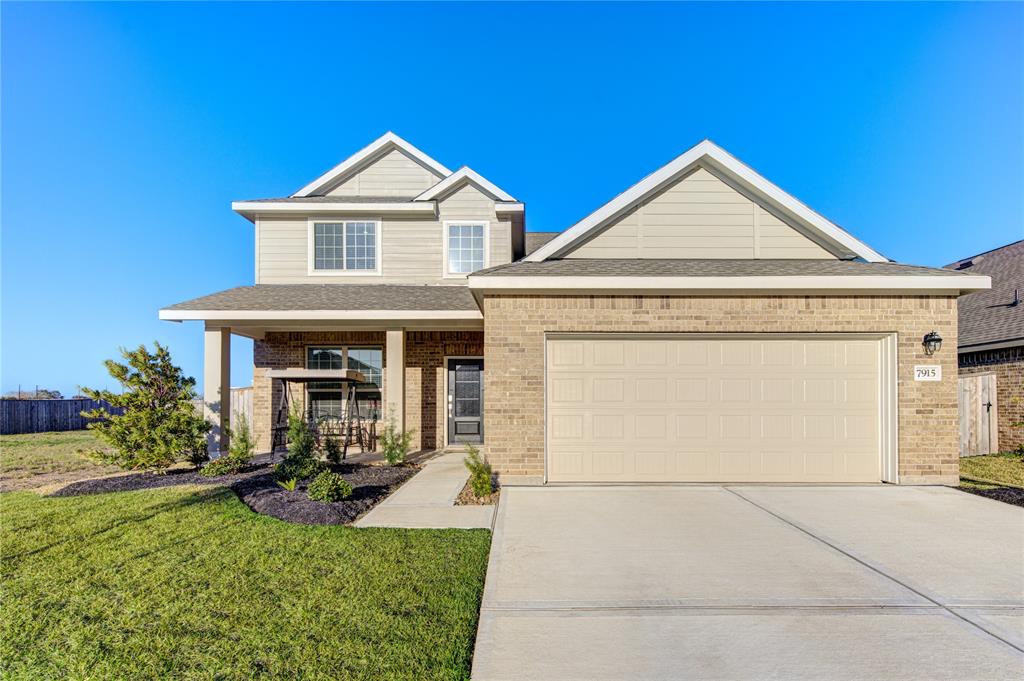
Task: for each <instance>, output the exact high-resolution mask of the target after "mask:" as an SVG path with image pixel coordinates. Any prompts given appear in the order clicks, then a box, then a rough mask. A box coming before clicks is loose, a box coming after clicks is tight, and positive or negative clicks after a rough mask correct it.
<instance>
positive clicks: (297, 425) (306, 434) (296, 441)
mask: <svg viewBox="0 0 1024 681" xmlns="http://www.w3.org/2000/svg"><path fill="white" fill-rule="evenodd" d="M315 449H316V441H315V440H314V439H313V432H312V431H311V430H310V429H309V424H308V423H307V422H306V419H305V418H303V416H302V414H301V413H300V412H299V411H298V410H297V409H292V410H291V412H289V413H288V455H289V456H296V457H309V458H312V457H313V452H314V450H315Z"/></svg>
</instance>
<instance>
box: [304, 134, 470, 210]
mask: <svg viewBox="0 0 1024 681" xmlns="http://www.w3.org/2000/svg"><path fill="white" fill-rule="evenodd" d="M392 149H400V150H401V151H402V152H404V153H405V154H407V155H408V156H409V157H410V158H413V159H415V160H416V161H417V162H419V163H421V164H422V165H423V166H425V167H427V168H429V169H430V170H432V171H434V172H435V173H437V174H438V175H440V176H441V177H448V176H449V175H451V174H452V171H450V170H448V168H446V167H444V166H443V165H441V164H440V163H438V162H437V161H435V160H434V159H432V158H431V157H429V156H427V155H426V154H424V153H423V152H422V151H420V150H419V149H417V148H416V147H414V146H413V145H412V144H410V143H409V142H406V141H405V140H404V139H402V138H401V137H399V136H398V135H396V134H395V133H393V132H390V131H388V132H386V133H384V134H383V135H381V136H380V137H378V138H377V139H376V140H374V141H373V142H371V143H370V144H368V145H367V146H365V147H363V148H362V149H360V150H359V151H357V152H356V153H354V154H352V155H351V156H349V157H348V158H346V159H345V160H344V161H342V162H341V163H339V164H338V165H336V166H334V167H333V168H331V169H330V170H328V171H327V172H326V173H324V174H323V175H321V176H320V177H318V178H316V179H315V180H313V181H312V182H310V183H309V184H307V185H306V186H305V187H303V188H302V189H300V190H299V191H297V192H295V193H294V194H293V195H292V196H297V197H302V196H310V195H311V194H316V193H318V192H319V191H321V190H322V189H324V188H325V187H329V186H331V185H334V184H337V183H338V182H340V181H341V180H342V179H343V178H344V177H345V176H346V175H350V174H353V173H355V172H357V171H358V170H359V169H360V168H362V167H364V166H366V165H368V164H370V163H372V162H373V161H374V160H376V159H377V158H379V157H380V156H382V155H384V154H386V153H387V152H389V151H391V150H392Z"/></svg>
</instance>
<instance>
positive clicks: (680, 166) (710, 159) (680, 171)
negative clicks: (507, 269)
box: [524, 140, 888, 262]
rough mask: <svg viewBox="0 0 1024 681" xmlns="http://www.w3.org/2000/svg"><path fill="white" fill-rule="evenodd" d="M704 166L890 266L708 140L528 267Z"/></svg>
mask: <svg viewBox="0 0 1024 681" xmlns="http://www.w3.org/2000/svg"><path fill="white" fill-rule="evenodd" d="M700 165H707V166H708V167H710V168H711V169H712V170H714V171H717V172H718V173H721V174H724V175H726V176H727V177H729V178H730V179H732V180H733V181H734V182H737V183H740V184H741V185H743V186H745V187H747V188H748V189H749V190H750V191H751V192H752V193H754V194H755V195H756V196H758V197H760V198H762V199H763V200H765V201H766V202H768V203H770V204H773V205H774V206H776V207H778V208H781V209H782V210H783V211H786V212H788V213H789V214H791V215H792V216H793V217H795V218H796V219H798V220H801V221H803V222H805V223H806V224H807V226H808V227H809V228H811V229H813V230H816V231H818V232H820V233H821V234H823V235H824V236H825V237H827V238H828V239H830V240H832V241H834V242H836V243H838V244H840V245H841V246H843V247H844V248H848V249H849V250H850V252H851V253H852V254H854V255H856V256H859V257H861V258H863V259H865V260H867V261H868V262H888V258H886V257H885V256H883V255H881V254H880V253H878V252H877V251H875V250H874V249H872V248H870V247H869V246H868V245H867V244H865V243H864V242H862V241H860V240H859V239H857V238H856V237H854V236H853V235H852V234H850V233H849V232H847V231H845V230H844V229H842V228H841V227H839V226H838V225H835V224H833V223H832V222H830V221H829V220H828V219H826V218H825V217H823V216H822V215H819V214H818V213H816V212H815V211H813V210H811V209H810V208H808V207H807V206H806V205H804V204H803V203H801V202H800V201H798V200H797V199H795V198H793V197H792V196H790V195H789V194H787V193H786V192H784V191H782V189H780V188H779V187H777V186H776V185H774V184H773V183H771V182H769V181H768V180H767V179H765V178H764V177H762V176H761V175H759V174H758V173H757V172H756V171H755V170H753V169H752V168H750V167H749V166H747V165H746V164H744V163H743V162H741V161H739V160H738V159H737V158H735V157H734V156H732V155H731V154H729V153H728V152H726V151H725V150H724V149H722V148H721V147H719V146H718V145H717V144H715V143H714V142H712V141H711V140H704V141H703V142H701V143H699V144H697V145H696V146H694V147H692V148H690V149H689V150H687V151H685V152H684V153H683V154H681V155H680V156H677V157H676V158H675V159H674V160H672V161H670V162H669V163H668V164H666V165H664V166H662V167H661V168H659V169H658V170H656V171H654V172H653V173H651V174H650V175H648V176H647V177H645V178H644V179H642V180H640V181H639V182H637V183H636V184H634V185H633V186H632V187H630V188H629V189H627V190H626V191H624V192H622V193H621V194H619V195H618V196H616V197H615V198H614V199H612V200H611V201H609V202H608V203H606V204H604V205H603V206H601V207H600V208H598V209H597V210H596V211H594V212H593V213H591V214H590V215H588V216H587V217H585V218H583V219H582V220H580V221H579V222H577V223H576V224H575V225H573V226H572V227H570V228H569V229H567V230H565V231H564V232H562V234H561V235H560V236H558V237H555V238H554V239H552V240H551V241H549V242H548V243H546V244H544V245H543V246H541V247H540V248H538V249H537V250H536V251H534V252H533V253H531V254H529V255H528V256H526V258H524V259H525V260H527V261H529V262H540V261H541V260H547V259H548V258H550V257H552V256H556V255H559V254H561V253H563V252H564V251H566V250H567V249H568V248H569V247H570V246H571V245H572V244H573V243H575V242H576V241H577V240H579V239H582V238H584V237H585V236H587V235H588V234H590V233H591V232H592V231H594V230H595V229H597V228H599V227H601V226H603V225H604V224H605V223H607V222H608V221H609V220H611V219H613V218H615V217H616V216H618V215H619V214H621V213H622V212H623V211H625V210H627V209H628V208H630V207H631V206H633V205H635V204H636V203H638V202H639V201H642V200H643V199H644V198H646V197H647V196H650V195H651V194H653V193H655V192H657V191H659V190H661V189H663V188H664V186H665V185H666V184H668V183H670V182H672V181H674V180H675V179H676V178H678V177H679V176H681V175H684V174H686V173H688V172H690V171H691V170H693V169H694V168H696V167H697V166H700Z"/></svg>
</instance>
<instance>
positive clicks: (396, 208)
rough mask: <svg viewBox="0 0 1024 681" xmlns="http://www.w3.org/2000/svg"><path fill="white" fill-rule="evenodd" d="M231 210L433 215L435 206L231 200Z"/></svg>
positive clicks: (259, 212) (244, 211) (419, 204)
mask: <svg viewBox="0 0 1024 681" xmlns="http://www.w3.org/2000/svg"><path fill="white" fill-rule="evenodd" d="M231 210H233V211H235V212H236V213H241V214H254V215H256V214H261V213H307V214H308V213H317V214H320V213H368V214H378V213H416V214H423V215H435V214H436V212H437V206H436V205H435V204H434V203H433V202H428V201H419V202H417V203H413V202H411V201H410V202H408V203H367V202H360V201H344V202H340V201H339V202H332V203H319V202H316V203H314V202H308V203H307V202H293V201H276V202H275V201H233V202H232V203H231Z"/></svg>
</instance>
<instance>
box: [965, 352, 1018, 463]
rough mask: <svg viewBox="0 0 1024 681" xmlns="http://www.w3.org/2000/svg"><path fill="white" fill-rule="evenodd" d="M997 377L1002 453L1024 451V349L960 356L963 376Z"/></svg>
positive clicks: (997, 407)
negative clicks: (992, 375)
mask: <svg viewBox="0 0 1024 681" xmlns="http://www.w3.org/2000/svg"><path fill="white" fill-rule="evenodd" d="M978 374H995V375H996V405H997V406H996V409H997V410H998V417H997V418H998V428H999V450H1000V451H1003V452H1012V451H1014V450H1017V449H1020V448H1024V425H1014V424H1024V347H1016V348H1004V349H1000V350H987V351H982V352H970V353H966V352H965V353H963V354H962V355H960V375H961V376H977V375H978Z"/></svg>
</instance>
